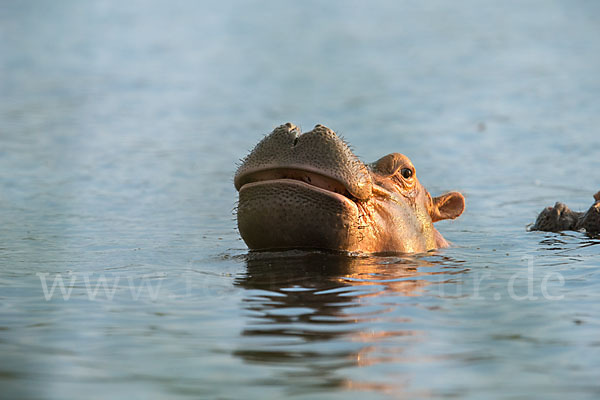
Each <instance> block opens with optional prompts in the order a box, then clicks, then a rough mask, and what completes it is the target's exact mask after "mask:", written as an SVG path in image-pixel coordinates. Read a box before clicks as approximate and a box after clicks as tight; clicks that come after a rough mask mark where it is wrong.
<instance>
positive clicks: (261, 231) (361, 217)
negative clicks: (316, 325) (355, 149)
mask: <svg viewBox="0 0 600 400" xmlns="http://www.w3.org/2000/svg"><path fill="white" fill-rule="evenodd" d="M234 183H235V187H236V189H237V190H238V191H239V202H238V207H237V220H238V228H239V231H240V234H241V236H242V238H243V239H244V241H245V242H246V244H247V245H248V247H249V248H250V249H257V250H258V249H284V248H320V249H331V250H341V251H351V252H367V253H375V252H423V251H427V250H431V249H434V248H439V247H447V246H448V243H447V242H446V241H445V240H444V238H443V237H442V236H441V234H440V233H439V232H438V231H437V230H436V229H435V228H434V227H433V223H434V222H436V221H440V220H443V219H448V218H450V219H452V218H456V217H458V216H459V215H460V214H462V212H463V210H464V206H465V201H464V197H463V196H462V195H461V194H460V193H457V192H451V193H447V194H445V195H442V196H440V197H435V198H432V197H431V196H430V195H429V193H428V192H427V190H425V188H424V187H423V186H422V185H421V183H420V182H419V180H418V179H417V175H416V172H415V167H414V166H413V165H412V163H411V161H410V160H409V159H408V157H406V156H404V155H402V154H399V153H392V154H388V155H387V156H384V157H383V158H381V159H379V160H378V161H375V162H374V163H372V164H368V165H366V164H363V163H362V162H361V161H360V160H359V159H358V157H357V156H355V155H354V154H353V153H352V151H351V150H350V148H349V147H348V145H346V143H344V141H343V140H342V139H340V138H339V137H338V136H337V135H336V134H335V133H334V132H333V131H332V130H330V129H328V128H326V127H325V126H322V125H317V126H316V127H315V128H314V129H313V130H312V131H310V132H307V133H304V134H301V133H300V130H299V129H298V128H297V127H296V126H294V125H292V124H290V123H287V124H285V125H282V126H280V127H278V128H276V129H275V130H274V131H273V132H272V133H271V134H269V135H267V136H266V137H265V138H263V140H261V141H260V142H259V143H258V144H257V145H256V147H255V148H254V149H253V150H252V152H251V153H250V154H249V155H248V156H247V157H246V158H245V159H244V160H243V161H242V164H241V165H240V167H239V168H238V170H237V172H236V174H235V179H234Z"/></svg>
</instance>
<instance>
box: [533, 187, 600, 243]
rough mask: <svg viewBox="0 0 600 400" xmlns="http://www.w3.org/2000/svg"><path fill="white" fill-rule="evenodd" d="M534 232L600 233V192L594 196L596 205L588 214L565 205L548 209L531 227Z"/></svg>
mask: <svg viewBox="0 0 600 400" xmlns="http://www.w3.org/2000/svg"><path fill="white" fill-rule="evenodd" d="M531 230H532V231H547V232H560V231H582V230H585V231H586V232H587V233H589V234H592V235H596V234H598V233H600V192H598V193H596V194H595V195H594V204H592V206H591V207H590V208H589V209H588V210H587V211H586V212H577V211H572V210H571V209H570V208H569V207H567V206H566V205H565V204H564V203H560V202H557V203H556V204H555V205H554V207H546V208H545V209H543V210H542V212H541V213H540V215H538V217H537V219H536V221H535V223H534V224H533V226H532V227H531Z"/></svg>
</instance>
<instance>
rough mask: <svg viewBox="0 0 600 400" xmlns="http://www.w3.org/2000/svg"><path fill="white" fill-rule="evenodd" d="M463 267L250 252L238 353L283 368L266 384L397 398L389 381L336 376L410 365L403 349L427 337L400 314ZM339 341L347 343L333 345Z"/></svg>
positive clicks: (433, 261)
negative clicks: (361, 369) (384, 393)
mask: <svg viewBox="0 0 600 400" xmlns="http://www.w3.org/2000/svg"><path fill="white" fill-rule="evenodd" d="M457 265H460V263H459V262H457V261H456V260H448V259H446V258H443V257H439V256H436V255H434V254H433V255H432V254H429V255H426V256H423V255H422V256H388V257H383V256H360V257H356V256H354V257H353V256H348V255H345V254H335V253H324V252H283V253H251V254H250V255H249V256H248V259H247V271H246V274H245V275H243V276H241V277H240V278H238V279H237V280H236V285H237V286H240V287H243V288H245V289H247V292H246V296H245V298H244V303H245V306H244V309H245V310H246V311H247V315H248V320H247V322H246V327H245V329H244V330H243V332H242V336H243V338H245V340H242V343H244V348H240V349H238V350H236V351H235V352H234V354H235V355H236V356H238V357H241V358H243V359H244V360H245V361H246V362H248V363H251V364H261V365H269V364H270V365H275V366H277V367H279V368H278V369H277V372H276V374H277V376H276V377H274V378H273V380H272V381H269V382H263V383H264V384H269V385H274V384H278V385H286V386H288V389H289V390H292V391H293V390H295V389H296V390H297V389H298V388H302V390H303V391H305V390H306V388H307V387H310V388H313V389H315V390H322V389H323V388H339V387H347V388H353V389H357V388H359V389H360V388H362V389H372V390H378V391H382V390H383V391H386V390H388V389H389V390H392V389H393V390H394V391H396V392H397V391H398V390H399V388H398V387H397V386H396V387H394V388H392V387H390V386H389V382H388V383H387V384H385V385H383V386H382V384H378V383H375V382H369V383H367V382H361V381H360V379H359V380H358V381H357V380H354V379H352V378H351V377H352V374H349V373H348V372H347V371H345V372H344V374H339V376H343V378H341V377H338V374H337V373H336V372H337V371H338V370H340V369H348V368H351V367H357V366H358V367H364V366H371V365H376V364H381V363H385V362H398V361H406V357H405V356H404V355H403V352H404V348H405V347H406V346H410V344H411V343H414V342H415V341H419V340H421V339H420V337H421V336H422V332H421V331H419V329H415V328H414V324H412V320H411V318H410V316H408V314H410V313H406V315H405V313H403V312H402V310H398V309H399V307H401V306H405V305H411V306H422V305H421V304H419V300H418V297H419V296H420V295H421V293H422V292H423V291H424V288H426V287H428V286H430V285H436V284H440V283H448V282H451V281H452V276H451V275H455V274H460V273H464V272H466V269H461V268H458V267H457ZM405 300H406V302H405ZM395 314H396V315H395ZM340 338H343V339H344V340H335V339H340ZM349 377H350V378H349ZM298 380H301V381H302V382H301V383H302V384H299V382H298Z"/></svg>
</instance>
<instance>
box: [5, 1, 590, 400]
mask: <svg viewBox="0 0 600 400" xmlns="http://www.w3.org/2000/svg"><path fill="white" fill-rule="evenodd" d="M599 18H600V6H599V4H598V3H597V2H594V1H583V0H575V1H570V2H561V1H552V0H549V1H542V0H537V1H536V0H527V1H522V0H521V1H502V2H481V1H475V0H463V1H460V2H445V1H436V0H434V1H427V2H414V1H376V2H369V3H366V2H346V1H331V2H317V1H304V2H258V1H234V2H216V3H208V2H194V1H174V2H159V1H127V2H117V1H95V2H80V1H68V0H65V1H51V0H46V1H41V0H40V1H21V2H16V1H15V2H3V3H2V5H1V6H0V224H1V225H0V226H1V228H0V398H7V399H8V398H10V399H16V398H27V399H80V398H87V399H96V398H98V399H100V398H123V399H136V398H138V399H154V398H156V399H162V398H169V399H172V398H194V399H195V398H207V399H209V398H210V399H212V398H215V399H216V398H219V399H238V398H256V399H267V398H272V399H279V398H283V397H292V398H311V399H312V398H324V399H336V398H340V399H341V398H348V396H361V397H362V398H368V399H379V398H433V399H446V398H461V399H529V398H544V399H564V398H578V399H596V398H598V397H599V396H600V384H599V383H598V379H597V378H598V376H599V374H600V339H599V338H600V261H599V257H598V256H599V254H600V246H599V244H600V240H599V239H597V238H596V239H595V238H591V237H588V236H586V235H585V234H583V233H579V232H565V233H560V234H554V233H541V232H527V230H526V226H527V224H529V223H531V222H533V221H534V220H535V217H536V215H537V213H538V212H539V211H540V210H541V209H542V208H543V207H545V206H547V205H552V204H554V202H555V201H563V202H565V203H567V204H568V205H569V206H571V207H572V208H573V209H575V210H584V209H586V208H587V207H589V205H590V204H591V203H592V195H593V194H594V193H595V192H596V191H598V190H600V177H599V175H598V172H597V171H598V167H599V161H598V160H599V159H600V158H599V149H600V132H599V129H600V128H599V127H600V78H599V76H600V75H599V74H598V71H600V41H599V40H598V38H599V37H600V25H599V24H598V23H597V21H598V19H599ZM288 121H290V122H292V123H294V124H296V125H299V126H301V127H302V128H303V129H304V130H305V131H308V130H310V129H311V128H312V127H313V126H314V125H315V124H317V123H321V124H324V125H327V126H328V127H330V128H332V129H334V130H336V131H337V132H338V133H340V134H341V135H343V136H344V138H345V139H346V140H347V141H349V142H350V143H351V144H352V145H353V148H354V149H355V151H356V153H357V154H358V155H359V156H360V157H361V158H362V159H363V160H365V161H373V160H375V159H377V158H379V157H381V156H383V155H385V154H387V153H389V152H393V151H397V152H402V153H404V154H406V155H408V156H409V157H410V158H411V159H412V161H413V162H414V164H415V166H416V169H417V174H418V176H419V179H420V180H421V182H422V183H423V184H424V185H425V186H426V187H427V188H428V189H429V191H430V192H431V193H432V194H433V195H437V194H440V193H442V192H444V191H449V190H460V191H461V192H462V193H463V194H464V195H465V197H466V199H467V209H466V212H465V214H464V215H463V216H461V217H460V218H459V219H458V220H455V221H445V222H441V223H439V224H438V229H439V230H440V231H441V232H442V233H443V234H444V236H445V237H446V238H447V239H449V240H450V241H452V242H453V243H454V246H453V247H452V248H450V249H444V250H440V251H437V252H432V253H428V254H420V255H405V256H403V255H397V256H389V257H375V256H367V255H363V256H354V257H347V256H341V255H335V254H327V253H319V252H317V253H302V252H293V251H292V252H284V253H274V254H259V255H254V254H249V253H248V250H247V248H246V247H245V245H244V243H243V242H242V241H241V239H240V238H239V235H238V233H237V231H236V228H235V226H236V223H235V214H234V209H235V203H236V197H237V194H236V192H235V189H234V187H233V179H232V176H233V174H234V171H235V168H236V162H237V161H238V160H239V159H240V158H242V157H243V156H244V155H245V154H246V153H247V151H248V150H249V149H251V148H252V146H253V145H254V144H255V143H256V142H258V140H260V138H261V137H262V135H264V134H266V133H268V132H270V131H271V130H272V129H273V127H275V126H277V125H279V124H282V123H285V122H288ZM61 282H62V283H63V285H64V286H63V287H62V288H63V290H64V292H63V291H61V286H60V283H61ZM55 284H56V286H54V290H52V287H53V285H55Z"/></svg>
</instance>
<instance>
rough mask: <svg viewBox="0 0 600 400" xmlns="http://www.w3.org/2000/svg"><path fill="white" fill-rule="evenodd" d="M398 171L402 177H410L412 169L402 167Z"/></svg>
mask: <svg viewBox="0 0 600 400" xmlns="http://www.w3.org/2000/svg"><path fill="white" fill-rule="evenodd" d="M400 173H401V174H402V177H403V178H404V179H410V178H412V176H413V170H412V169H410V168H402V171H400Z"/></svg>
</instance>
